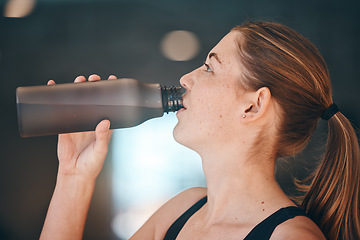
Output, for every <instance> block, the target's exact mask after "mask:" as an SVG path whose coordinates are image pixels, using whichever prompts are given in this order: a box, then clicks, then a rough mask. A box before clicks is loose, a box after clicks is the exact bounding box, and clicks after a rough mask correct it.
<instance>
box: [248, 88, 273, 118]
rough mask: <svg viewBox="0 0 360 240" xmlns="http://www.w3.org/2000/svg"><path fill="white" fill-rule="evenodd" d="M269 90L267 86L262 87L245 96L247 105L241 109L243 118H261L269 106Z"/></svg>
mask: <svg viewBox="0 0 360 240" xmlns="http://www.w3.org/2000/svg"><path fill="white" fill-rule="evenodd" d="M270 101H271V92H270V90H269V88H267V87H262V88H259V89H258V90H257V91H256V92H250V93H248V96H247V105H245V108H244V110H243V115H242V117H243V119H244V120H245V121H253V120H256V119H259V118H261V117H262V116H263V115H264V114H265V112H266V111H267V109H268V108H269V105H270Z"/></svg>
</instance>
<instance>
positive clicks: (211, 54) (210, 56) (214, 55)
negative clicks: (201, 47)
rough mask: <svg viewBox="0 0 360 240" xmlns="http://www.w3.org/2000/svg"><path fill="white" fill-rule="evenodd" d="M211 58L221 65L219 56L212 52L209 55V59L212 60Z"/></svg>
mask: <svg viewBox="0 0 360 240" xmlns="http://www.w3.org/2000/svg"><path fill="white" fill-rule="evenodd" d="M212 57H214V58H215V59H216V60H217V61H218V62H219V63H220V64H221V61H220V59H219V56H218V55H217V54H216V53H214V52H212V53H210V54H209V59H210V58H212Z"/></svg>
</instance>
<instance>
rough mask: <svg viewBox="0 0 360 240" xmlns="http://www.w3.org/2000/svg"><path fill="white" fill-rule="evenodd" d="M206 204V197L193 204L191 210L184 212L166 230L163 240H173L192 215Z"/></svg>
mask: <svg viewBox="0 0 360 240" xmlns="http://www.w3.org/2000/svg"><path fill="white" fill-rule="evenodd" d="M206 202H207V196H206V197H204V198H202V199H200V200H199V201H198V202H197V203H195V204H194V205H193V206H192V207H191V208H189V209H188V210H187V211H186V212H184V213H183V214H182V215H181V216H180V217H179V218H178V219H177V220H176V221H175V222H174V223H173V224H172V225H171V227H170V228H169V229H168V231H167V232H166V235H165V237H164V240H175V239H176V237H177V235H179V232H180V231H181V229H182V228H183V227H184V225H185V223H186V222H187V220H189V218H190V217H191V216H192V215H194V213H196V212H197V211H199V209H200V208H201V207H202V206H204V204H205V203H206Z"/></svg>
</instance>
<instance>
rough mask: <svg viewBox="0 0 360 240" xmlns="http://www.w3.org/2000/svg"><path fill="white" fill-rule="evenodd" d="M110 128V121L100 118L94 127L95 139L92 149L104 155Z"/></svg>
mask: <svg viewBox="0 0 360 240" xmlns="http://www.w3.org/2000/svg"><path fill="white" fill-rule="evenodd" d="M109 128H110V121H109V120H102V121H101V122H100V123H99V124H98V125H97V126H96V129H95V135H96V141H95V145H94V151H95V152H96V153H97V154H100V155H104V157H105V155H106V153H107V151H108V144H109V140H110V138H109V134H111V132H110V131H109Z"/></svg>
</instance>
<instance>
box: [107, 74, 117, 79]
mask: <svg viewBox="0 0 360 240" xmlns="http://www.w3.org/2000/svg"><path fill="white" fill-rule="evenodd" d="M115 79H117V77H116V76H115V75H110V76H109V77H108V80H115Z"/></svg>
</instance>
